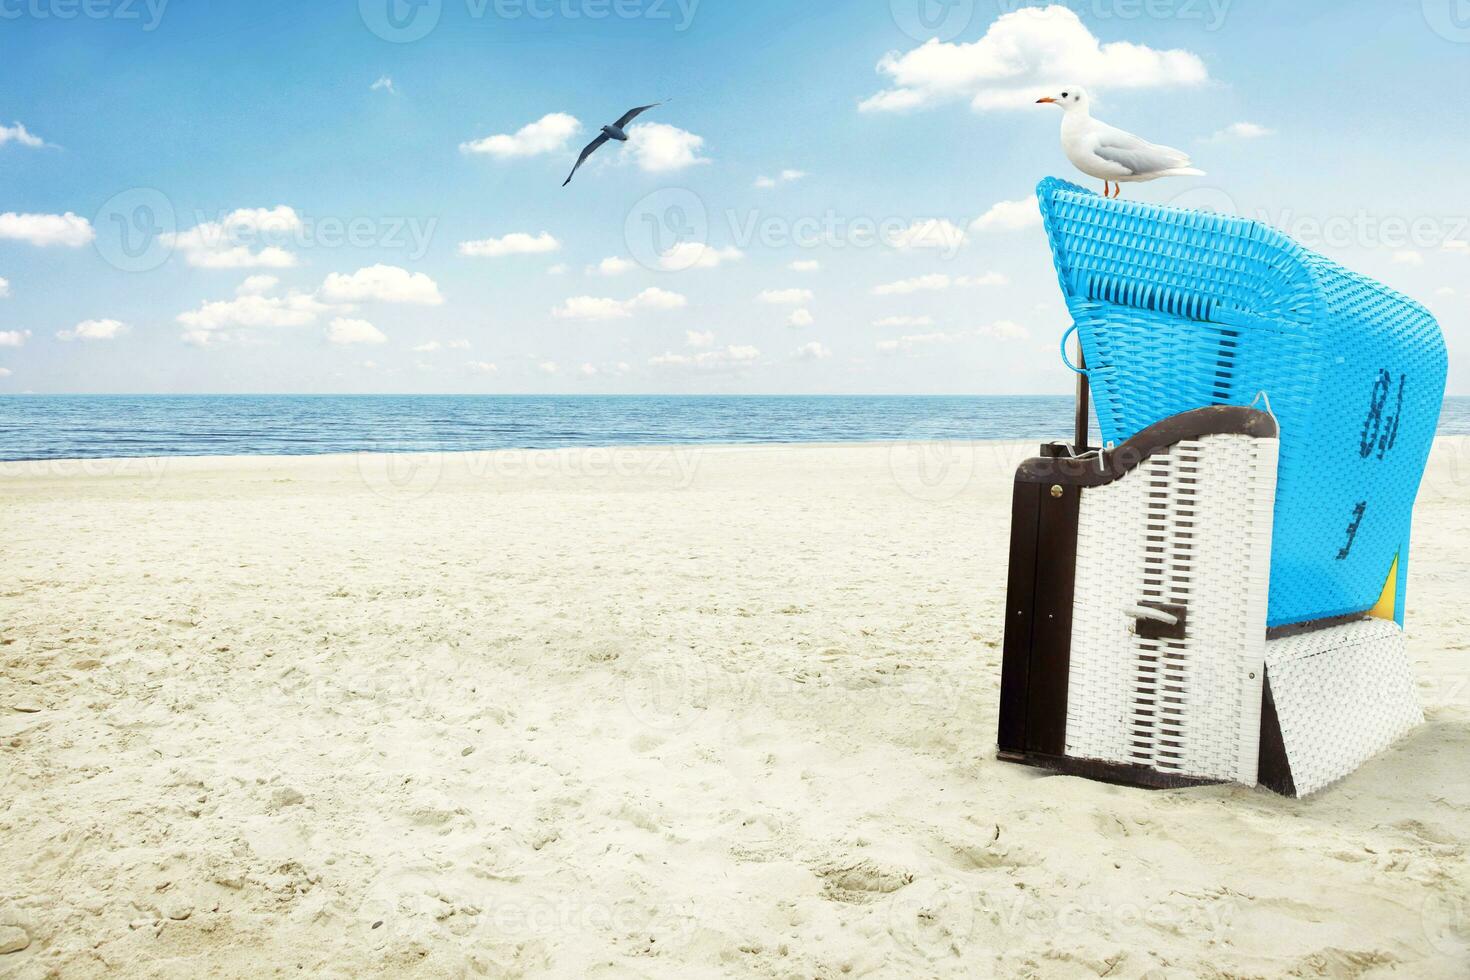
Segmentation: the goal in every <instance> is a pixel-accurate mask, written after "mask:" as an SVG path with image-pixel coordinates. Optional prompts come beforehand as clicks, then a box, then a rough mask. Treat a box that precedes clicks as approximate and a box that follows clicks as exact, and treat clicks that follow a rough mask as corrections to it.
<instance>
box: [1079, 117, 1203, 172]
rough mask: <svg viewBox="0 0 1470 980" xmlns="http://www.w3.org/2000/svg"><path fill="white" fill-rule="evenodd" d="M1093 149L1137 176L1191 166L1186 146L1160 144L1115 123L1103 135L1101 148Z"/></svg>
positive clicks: (1100, 138) (1100, 142)
mask: <svg viewBox="0 0 1470 980" xmlns="http://www.w3.org/2000/svg"><path fill="white" fill-rule="evenodd" d="M1093 152H1094V153H1096V154H1097V155H1098V156H1100V157H1102V158H1103V159H1104V160H1107V161H1108V162H1109V163H1116V164H1117V165H1118V166H1120V167H1126V168H1128V172H1129V173H1130V174H1132V175H1134V176H1138V175H1141V174H1156V173H1159V172H1160V171H1163V170H1174V169H1176V168H1179V167H1188V166H1189V154H1188V153H1185V152H1184V151H1183V150H1176V149H1174V148H1173V147H1172V146H1159V145H1158V144H1156V143H1150V142H1149V141H1148V140H1145V139H1141V138H1139V137H1137V136H1134V135H1133V134H1132V133H1126V132H1124V131H1123V130H1121V129H1111V127H1110V131H1108V132H1105V133H1103V134H1102V135H1101V136H1099V138H1098V144H1097V149H1096V150H1094V151H1093Z"/></svg>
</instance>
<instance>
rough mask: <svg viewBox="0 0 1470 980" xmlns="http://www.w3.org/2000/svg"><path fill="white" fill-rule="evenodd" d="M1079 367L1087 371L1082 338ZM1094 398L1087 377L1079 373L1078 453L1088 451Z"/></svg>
mask: <svg viewBox="0 0 1470 980" xmlns="http://www.w3.org/2000/svg"><path fill="white" fill-rule="evenodd" d="M1077 366H1078V367H1080V368H1081V369H1082V371H1083V372H1085V371H1086V370H1087V355H1086V354H1084V353H1083V352H1082V338H1081V337H1078V338H1077ZM1091 397H1092V389H1091V386H1090V385H1089V384H1088V382H1087V375H1086V374H1085V373H1081V372H1079V373H1078V375H1077V429H1076V432H1075V433H1074V439H1075V441H1074V443H1073V445H1074V446H1075V447H1076V451H1077V452H1079V453H1082V452H1086V451H1087V437H1088V429H1089V428H1090V425H1089V424H1088V415H1087V402H1088V399H1089V398H1091Z"/></svg>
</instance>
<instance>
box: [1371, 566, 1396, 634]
mask: <svg viewBox="0 0 1470 980" xmlns="http://www.w3.org/2000/svg"><path fill="white" fill-rule="evenodd" d="M1398 591H1399V559H1398V556H1397V555H1395V556H1394V559H1393V565H1392V566H1391V567H1390V568H1389V570H1388V581H1386V582H1384V583H1383V592H1382V593H1381V594H1380V595H1379V596H1378V603H1377V605H1375V606H1374V607H1373V608H1372V609H1369V610H1368V615H1369V616H1376V617H1378V618H1379V619H1393V618H1394V617H1393V613H1394V606H1395V605H1397V603H1398Z"/></svg>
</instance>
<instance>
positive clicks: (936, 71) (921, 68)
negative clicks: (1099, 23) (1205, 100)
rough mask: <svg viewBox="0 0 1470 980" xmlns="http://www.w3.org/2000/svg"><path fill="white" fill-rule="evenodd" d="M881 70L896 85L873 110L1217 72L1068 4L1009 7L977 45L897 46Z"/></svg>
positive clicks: (1009, 103)
mask: <svg viewBox="0 0 1470 980" xmlns="http://www.w3.org/2000/svg"><path fill="white" fill-rule="evenodd" d="M878 73H879V74H880V75H884V76H887V79H888V82H889V84H890V85H891V86H892V87H891V88H889V89H887V90H885V91H882V92H879V93H878V94H876V95H874V96H872V97H871V98H868V99H865V100H864V101H863V102H861V103H860V104H859V106H858V108H859V109H861V110H863V111H865V112H884V111H890V112H891V111H901V110H904V109H913V108H917V107H919V106H927V105H933V104H935V103H937V102H943V101H949V100H953V99H969V100H970V105H971V106H972V107H973V108H974V109H976V110H987V109H1017V108H1022V107H1024V106H1029V105H1031V104H1032V103H1034V102H1035V101H1036V98H1037V96H1038V95H1040V94H1046V93H1049V92H1050V91H1051V90H1052V89H1053V88H1055V87H1057V86H1060V85H1086V86H1089V87H1091V88H1093V89H1096V90H1099V91H1101V90H1106V89H1146V88H1172V87H1179V86H1192V85H1200V84H1203V83H1204V82H1206V81H1208V80H1209V71H1208V70H1207V69H1206V68H1205V64H1204V62H1203V61H1201V60H1200V58H1199V56H1198V55H1196V54H1194V53H1192V52H1189V51H1185V50H1182V49H1171V50H1168V51H1161V50H1158V49H1155V48H1150V47H1148V46H1146V45H1142V44H1133V43H1130V42H1127V41H1115V42H1111V43H1108V44H1102V43H1100V42H1099V41H1098V39H1097V38H1096V37H1094V36H1093V34H1092V32H1091V31H1090V30H1088V29H1087V27H1086V25H1084V24H1083V23H1082V21H1081V19H1080V18H1079V17H1078V16H1077V14H1075V13H1073V12H1072V11H1071V10H1069V9H1068V8H1066V7H1064V6H1060V5H1055V6H1050V7H1044V8H1041V7H1026V8H1022V9H1020V10H1015V11H1012V12H1010V13H1007V14H1003V15H1002V16H1000V17H999V18H997V19H996V20H995V21H994V22H993V23H992V24H991V25H990V28H989V29H988V30H987V31H986V33H985V36H984V37H982V38H980V39H979V40H978V41H974V42H971V43H969V44H964V43H946V42H942V41H939V40H938V39H935V38H931V39H929V40H928V41H926V42H924V43H923V44H922V45H920V46H919V47H917V48H914V49H912V50H910V51H908V52H906V53H899V52H897V51H890V52H889V53H888V54H886V55H884V56H883V58H882V60H880V61H879V62H878Z"/></svg>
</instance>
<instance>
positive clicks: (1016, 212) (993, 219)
mask: <svg viewBox="0 0 1470 980" xmlns="http://www.w3.org/2000/svg"><path fill="white" fill-rule="evenodd" d="M1040 224H1041V206H1040V205H1039V204H1037V203H1036V198H1034V197H1023V198H1021V199H1020V200H1019V201H999V202H997V203H996V204H993V205H991V207H990V210H989V211H986V212H985V213H984V214H982V215H981V216H980V217H978V218H976V219H975V220H974V221H972V222H970V230H971V231H975V232H987V231H1019V230H1020V229H1022V228H1031V227H1033V226H1037V225H1040Z"/></svg>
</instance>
